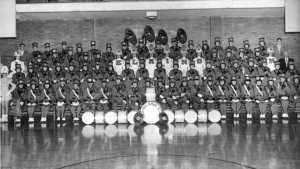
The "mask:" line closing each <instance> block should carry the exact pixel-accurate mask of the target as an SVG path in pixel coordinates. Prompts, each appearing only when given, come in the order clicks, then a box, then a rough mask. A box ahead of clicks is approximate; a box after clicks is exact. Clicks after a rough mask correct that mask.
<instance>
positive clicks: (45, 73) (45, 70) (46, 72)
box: [38, 63, 52, 82]
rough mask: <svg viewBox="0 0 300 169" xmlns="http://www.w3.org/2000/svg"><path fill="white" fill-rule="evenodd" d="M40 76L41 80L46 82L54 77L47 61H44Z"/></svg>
mask: <svg viewBox="0 0 300 169" xmlns="http://www.w3.org/2000/svg"><path fill="white" fill-rule="evenodd" d="M38 78H39V82H44V81H45V80H48V79H52V73H51V72H50V70H49V66H48V64H47V63H44V64H43V68H42V70H41V71H40V72H38Z"/></svg>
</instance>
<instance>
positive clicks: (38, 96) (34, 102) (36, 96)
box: [27, 80, 42, 117]
mask: <svg viewBox="0 0 300 169" xmlns="http://www.w3.org/2000/svg"><path fill="white" fill-rule="evenodd" d="M29 85H30V88H29V89H28V96H27V100H28V102H27V106H28V115H29V117H33V115H34V113H35V112H40V111H41V107H40V105H39V104H40V103H41V101H42V91H41V89H40V88H39V86H38V83H37V82H36V81H34V80H32V81H31V82H30V84H29Z"/></svg>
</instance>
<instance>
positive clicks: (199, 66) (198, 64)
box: [193, 54, 206, 77]
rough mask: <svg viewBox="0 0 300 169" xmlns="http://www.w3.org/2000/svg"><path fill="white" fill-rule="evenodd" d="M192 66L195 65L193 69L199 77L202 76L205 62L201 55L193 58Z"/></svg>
mask: <svg viewBox="0 0 300 169" xmlns="http://www.w3.org/2000/svg"><path fill="white" fill-rule="evenodd" d="M193 61H194V64H195V69H196V70H197V71H198V73H199V75H200V77H203V76H204V70H205V67H206V61H205V59H204V58H203V57H201V55H200V54H199V55H198V56H197V57H196V58H194V60H193Z"/></svg>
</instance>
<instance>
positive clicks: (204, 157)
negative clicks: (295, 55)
mask: <svg viewBox="0 0 300 169" xmlns="http://www.w3.org/2000/svg"><path fill="white" fill-rule="evenodd" d="M54 126H55V125H54V124H49V125H48V126H46V125H45V124H43V125H34V126H33V124H30V125H29V126H26V125H25V126H22V128H21V126H19V125H17V126H15V127H14V128H12V127H8V125H7V124H1V165H2V166H1V169H21V168H24V169H38V168H39V169H50V168H51V169H52V168H53V169H62V168H64V169H71V168H72V169H297V168H300V125H299V124H286V123H283V124H277V123H274V124H231V125H229V124H223V123H222V124H197V125H194V124H188V125H183V124H177V125H176V126H173V125H168V126H156V125H146V126H133V125H130V126H127V125H108V126H103V125H96V126H84V125H68V124H64V125H61V126H56V127H54Z"/></svg>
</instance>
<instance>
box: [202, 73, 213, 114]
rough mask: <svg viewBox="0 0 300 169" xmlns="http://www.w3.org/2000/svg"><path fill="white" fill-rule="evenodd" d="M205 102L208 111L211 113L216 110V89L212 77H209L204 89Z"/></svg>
mask: <svg viewBox="0 0 300 169" xmlns="http://www.w3.org/2000/svg"><path fill="white" fill-rule="evenodd" d="M203 96H204V100H205V101H206V109H207V110H208V111H210V110H211V109H215V99H216V88H215V84H214V81H213V77H212V76H208V77H207V80H206V84H205V87H204V89H203Z"/></svg>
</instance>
